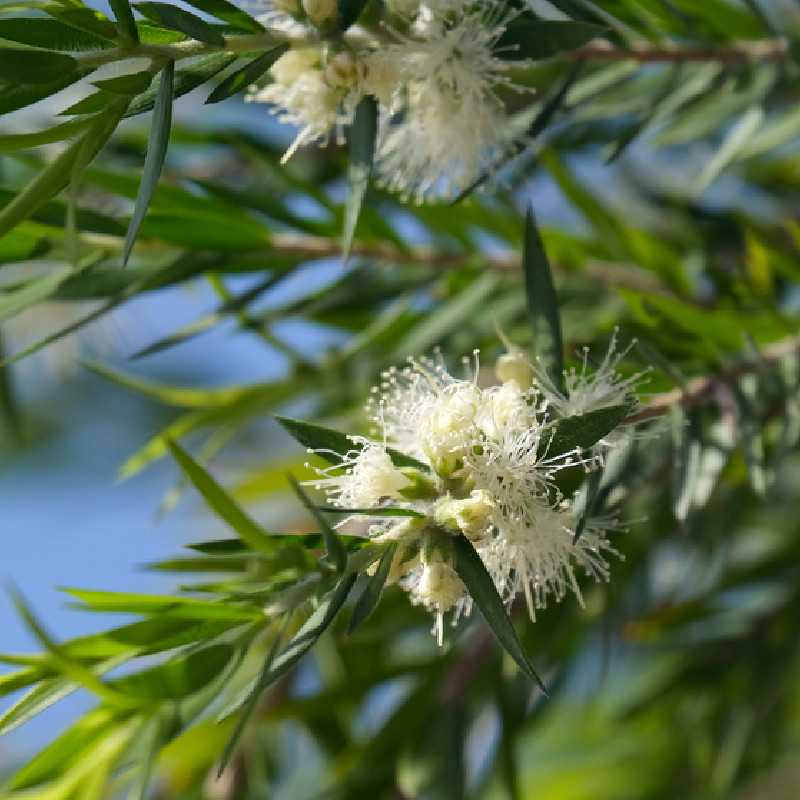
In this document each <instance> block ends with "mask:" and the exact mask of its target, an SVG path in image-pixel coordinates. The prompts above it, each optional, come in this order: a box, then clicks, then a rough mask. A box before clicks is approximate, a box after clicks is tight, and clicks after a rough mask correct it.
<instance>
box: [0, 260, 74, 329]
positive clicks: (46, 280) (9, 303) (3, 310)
mask: <svg viewBox="0 0 800 800" xmlns="http://www.w3.org/2000/svg"><path fill="white" fill-rule="evenodd" d="M72 274H73V269H72V267H71V266H66V267H62V268H61V269H58V270H54V271H53V272H50V273H48V274H47V275H42V276H41V277H40V278H36V279H34V280H32V281H30V282H28V283H26V284H25V285H24V286H21V287H20V288H19V289H15V290H13V291H8V292H0V321H2V320H6V319H9V318H10V317H13V316H15V315H16V314H19V313H20V312H21V311H24V310H25V309H26V308H28V306H31V305H34V304H35V303H39V302H41V301H42V300H45V299H47V298H48V297H50V295H52V294H53V293H54V292H55V291H56V289H58V287H59V286H60V285H61V284H62V283H63V282H64V281H65V280H66V279H67V278H68V277H70V275H72Z"/></svg>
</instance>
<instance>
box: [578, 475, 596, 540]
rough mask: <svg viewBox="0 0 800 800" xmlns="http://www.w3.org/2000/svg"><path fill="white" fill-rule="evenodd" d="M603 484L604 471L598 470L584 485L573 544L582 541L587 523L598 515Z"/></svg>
mask: <svg viewBox="0 0 800 800" xmlns="http://www.w3.org/2000/svg"><path fill="white" fill-rule="evenodd" d="M602 483H603V471H602V470H600V469H596V470H595V471H594V472H591V473H589V477H588V478H587V479H586V483H585V484H584V491H583V492H582V494H581V503H580V505H579V507H576V509H575V510H576V512H578V514H579V516H578V524H577V525H576V526H575V535H574V536H573V537H572V543H573V544H577V543H578V542H579V541H580V538H581V536H583V532H584V531H585V530H586V523H587V522H588V521H589V520H590V519H591V517H592V516H593V515H594V514H596V513H597V508H596V507H597V506H598V505H599V502H598V498H599V497H600V486H601V485H602Z"/></svg>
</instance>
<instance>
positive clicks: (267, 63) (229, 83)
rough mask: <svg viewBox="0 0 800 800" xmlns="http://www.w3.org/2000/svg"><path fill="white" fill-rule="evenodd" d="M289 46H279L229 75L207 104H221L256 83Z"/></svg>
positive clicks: (210, 96) (209, 97)
mask: <svg viewBox="0 0 800 800" xmlns="http://www.w3.org/2000/svg"><path fill="white" fill-rule="evenodd" d="M287 49H288V45H285V44H279V45H278V46H277V47H273V48H272V49H271V50H267V52H266V53H264V54H263V55H260V56H259V57H258V58H256V59H253V61H250V62H248V63H247V64H245V65H244V66H243V67H242V68H241V69H237V70H236V71H235V72H232V73H231V74H230V75H228V76H227V77H226V78H225V80H224V81H222V83H220V84H219V86H217V87H216V88H215V89H214V91H213V92H211V94H210V95H209V96H208V99H207V100H206V103H219V102H220V101H221V100H225V99H226V98H228V97H231V95H234V94H236V93H237V92H241V91H242V90H243V89H247V87H248V86H250V85H252V84H253V83H255V82H256V81H257V80H258V79H259V78H260V77H261V76H262V75H263V74H264V73H265V72H266V71H267V70H268V69H269V68H270V67H271V66H272V65H273V64H274V63H275V62H276V61H277V60H278V58H280V56H282V55H283V54H284V53H285V52H286V50H287Z"/></svg>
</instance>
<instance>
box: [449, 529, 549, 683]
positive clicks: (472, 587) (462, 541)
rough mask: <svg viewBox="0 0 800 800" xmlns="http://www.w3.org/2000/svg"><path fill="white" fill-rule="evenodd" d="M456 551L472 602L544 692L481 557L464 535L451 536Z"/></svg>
mask: <svg viewBox="0 0 800 800" xmlns="http://www.w3.org/2000/svg"><path fill="white" fill-rule="evenodd" d="M453 544H454V548H455V553H456V563H455V567H456V572H457V573H458V577H459V578H461V580H462V581H463V582H464V585H465V586H466V587H467V590H468V591H469V593H470V596H471V597H472V599H473V601H474V602H475V605H476V606H478V608H479V609H480V610H481V614H483V617H484V619H485V620H486V623H487V624H488V625H489V627H490V628H491V630H492V633H493V634H494V635H495V637H496V638H497V641H498V642H500V644H501V645H502V646H503V648H504V649H505V650H506V652H507V653H508V654H509V655H510V656H511V658H513V659H514V661H516V662H517V665H518V666H519V668H520V669H521V670H522V671H523V672H524V673H525V674H526V675H527V676H528V677H529V678H531V679H532V680H534V681H536V683H537V684H538V686H539V688H540V689H541V690H542V691H543V692H544V693H545V694H547V689H546V687H545V685H544V683H543V682H542V680H541V678H540V677H539V676H538V675H537V674H536V670H535V669H534V668H533V664H531V661H530V659H529V658H528V654H527V653H526V652H525V650H524V648H523V647H522V643H521V642H520V640H519V637H518V636H517V632H516V631H515V630H514V626H513V625H512V623H511V619H510V618H509V616H508V614H507V613H506V608H505V605H503V600H502V598H501V597H500V595H499V594H498V592H497V588H496V587H495V585H494V582H493V581H492V578H491V576H490V575H489V573H488V572H487V571H486V567H485V566H484V564H483V561H481V557H480V556H479V555H478V553H477V552H476V551H475V548H474V547H473V546H472V544H471V543H470V541H469V539H467V538H466V537H465V536H456V537H455V538H454V539H453Z"/></svg>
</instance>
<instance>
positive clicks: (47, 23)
mask: <svg viewBox="0 0 800 800" xmlns="http://www.w3.org/2000/svg"><path fill="white" fill-rule="evenodd" d="M0 39H7V40H8V41H9V42H19V43H20V44H26V45H29V46H31V47H43V48H45V49H47V50H66V51H79V50H103V49H105V48H108V47H111V46H112V45H113V42H110V41H109V40H108V39H105V38H103V37H100V36H96V35H94V34H92V33H88V32H87V31H83V30H81V29H80V28H74V27H72V25H65V24H64V23H63V22H60V21H59V20H56V19H16V18H12V19H0ZM19 78H20V79H21V80H24V78H23V76H22V75H20V76H19ZM36 82H37V83H39V81H36Z"/></svg>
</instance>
